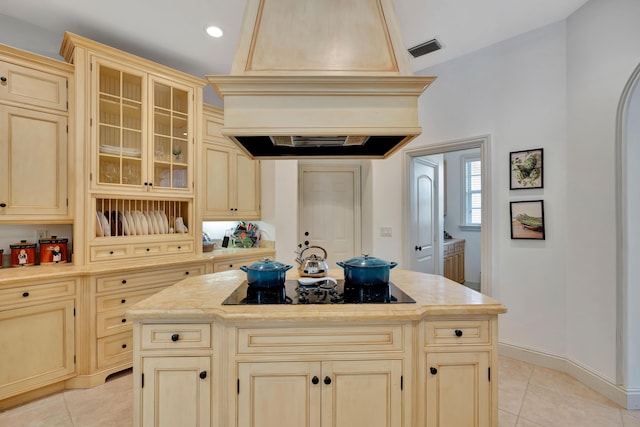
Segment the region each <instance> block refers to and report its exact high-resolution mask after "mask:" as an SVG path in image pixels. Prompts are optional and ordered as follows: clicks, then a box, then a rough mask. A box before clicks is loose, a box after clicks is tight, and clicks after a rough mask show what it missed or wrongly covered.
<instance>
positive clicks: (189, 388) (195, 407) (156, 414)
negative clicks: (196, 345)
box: [141, 357, 211, 427]
mask: <svg viewBox="0 0 640 427" xmlns="http://www.w3.org/2000/svg"><path fill="white" fill-rule="evenodd" d="M210 373H211V358H209V357H146V358H144V359H142V374H143V380H142V423H141V425H142V426H157V427H175V426H194V427H195V426H198V427H204V426H210V425H211V409H210V408H211V375H210Z"/></svg>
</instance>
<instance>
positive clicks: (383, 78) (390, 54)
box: [207, 0, 435, 159]
mask: <svg viewBox="0 0 640 427" xmlns="http://www.w3.org/2000/svg"><path fill="white" fill-rule="evenodd" d="M434 79H435V77H429V76H414V75H412V72H411V66H410V63H409V56H408V52H407V51H406V50H405V48H404V45H403V43H402V38H401V35H400V31H399V28H398V25H397V21H396V17H395V11H394V7H393V0H321V1H320V0H248V2H247V8H246V10H245V15H244V21H243V26H242V31H241V34H240V40H239V44H238V49H237V51H236V54H235V57H234V61H233V64H232V67H231V73H230V74H229V75H226V76H207V80H208V81H209V82H210V84H211V85H212V86H213V88H214V89H215V90H216V91H217V92H218V94H219V95H220V97H221V98H222V99H223V101H224V126H223V129H222V133H223V135H225V136H226V137H227V138H229V139H230V140H232V141H233V142H235V143H236V144H237V145H238V146H239V147H240V148H241V149H242V150H244V151H245V153H247V154H248V155H249V156H251V157H252V158H275V159H279V158H308V157H314V158H376V159H382V158H386V157H388V156H390V155H391V154H393V153H394V152H395V151H397V150H398V149H399V148H401V147H402V146H403V145H405V144H406V143H408V142H409V141H411V140H412V139H414V138H415V137H416V136H418V135H420V133H421V132H422V129H421V127H420V126H419V124H418V97H419V96H420V95H421V94H422V93H423V92H424V90H425V89H426V88H427V87H428V86H429V85H430V84H431V82H432V81H433V80H434Z"/></svg>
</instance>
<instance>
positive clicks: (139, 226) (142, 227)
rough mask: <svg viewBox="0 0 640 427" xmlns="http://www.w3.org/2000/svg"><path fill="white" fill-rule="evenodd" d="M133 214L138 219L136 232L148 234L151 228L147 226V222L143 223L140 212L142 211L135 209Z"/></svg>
mask: <svg viewBox="0 0 640 427" xmlns="http://www.w3.org/2000/svg"><path fill="white" fill-rule="evenodd" d="M133 215H134V217H135V220H136V234H147V233H148V231H149V229H148V228H145V225H146V224H143V223H142V213H140V211H133Z"/></svg>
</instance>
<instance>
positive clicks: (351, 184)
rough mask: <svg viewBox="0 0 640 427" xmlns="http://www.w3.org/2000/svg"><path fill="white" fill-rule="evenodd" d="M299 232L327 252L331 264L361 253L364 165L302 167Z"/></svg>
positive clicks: (300, 170)
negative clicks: (361, 180)
mask: <svg viewBox="0 0 640 427" xmlns="http://www.w3.org/2000/svg"><path fill="white" fill-rule="evenodd" d="M298 174H299V176H298V182H299V183H300V185H299V191H300V194H299V197H298V200H299V203H300V205H299V208H298V212H299V218H298V224H299V228H298V236H299V238H300V239H301V242H300V243H302V245H303V246H302V249H304V247H305V241H306V242H309V245H310V246H320V247H321V248H323V249H324V250H325V251H326V252H327V259H326V261H327V264H329V268H335V263H336V261H343V260H347V259H351V258H353V257H354V256H356V254H360V253H361V246H362V245H361V232H360V229H361V218H360V213H361V209H360V206H361V203H360V166H356V165H353V166H350V165H345V166H323V165H308V164H302V165H300V166H299V168H298Z"/></svg>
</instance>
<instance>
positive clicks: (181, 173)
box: [90, 57, 194, 195]
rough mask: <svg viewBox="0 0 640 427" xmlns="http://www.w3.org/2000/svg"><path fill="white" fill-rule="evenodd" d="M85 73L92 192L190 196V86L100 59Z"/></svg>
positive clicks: (192, 99) (192, 98) (191, 97)
mask: <svg viewBox="0 0 640 427" xmlns="http://www.w3.org/2000/svg"><path fill="white" fill-rule="evenodd" d="M91 70H92V73H93V77H94V78H93V84H94V88H95V89H94V91H93V93H94V94H96V96H95V105H94V106H93V108H94V109H95V110H94V113H93V114H92V121H91V127H92V131H93V136H94V141H95V144H94V146H93V149H94V150H95V152H96V155H95V156H92V158H93V159H95V160H94V161H95V163H94V165H93V168H92V173H91V177H90V179H91V186H92V188H93V189H106V188H111V189H113V188H114V186H115V187H116V188H119V189H123V188H126V191H144V192H156V193H159V192H162V193H174V194H175V193H178V194H184V195H187V194H192V193H193V179H194V178H193V167H192V164H193V149H194V131H193V129H194V126H193V119H192V117H193V109H194V108H193V105H194V94H193V92H194V89H193V87H190V86H188V85H181V84H179V83H177V82H175V81H170V80H166V79H163V78H161V77H159V76H154V75H152V74H148V73H145V72H143V71H139V70H137V69H135V68H128V67H124V66H122V65H120V64H116V63H113V62H110V61H108V60H106V59H102V58H100V57H94V58H93V59H92V62H91ZM93 118H95V120H94V119H93Z"/></svg>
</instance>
